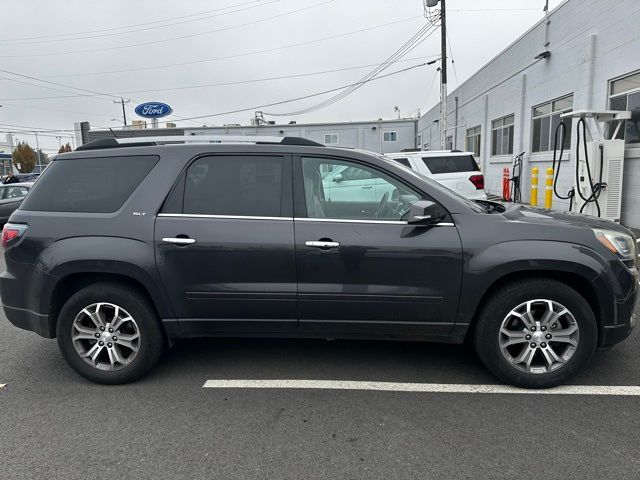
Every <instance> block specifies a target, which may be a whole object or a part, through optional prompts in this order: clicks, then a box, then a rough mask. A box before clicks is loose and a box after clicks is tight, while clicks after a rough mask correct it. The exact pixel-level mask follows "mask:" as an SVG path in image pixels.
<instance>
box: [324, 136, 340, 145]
mask: <svg viewBox="0 0 640 480" xmlns="http://www.w3.org/2000/svg"><path fill="white" fill-rule="evenodd" d="M324 144H325V145H337V144H338V134H337V133H325V134H324Z"/></svg>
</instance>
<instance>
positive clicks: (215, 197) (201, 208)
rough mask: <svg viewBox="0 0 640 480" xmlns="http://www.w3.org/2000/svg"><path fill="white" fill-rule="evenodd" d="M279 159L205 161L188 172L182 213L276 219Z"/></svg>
mask: <svg viewBox="0 0 640 480" xmlns="http://www.w3.org/2000/svg"><path fill="white" fill-rule="evenodd" d="M282 168H283V159H282V157H267V156H264V157H263V156H255V157H248V156H232V157H223V156H220V157H205V158H201V159H199V160H196V161H195V162H193V163H192V164H191V165H190V166H189V168H188V169H187V175H186V179H185V185H184V207H183V212H184V213H193V214H205V215H239V216H259V217H278V216H280V215H281V210H282Z"/></svg>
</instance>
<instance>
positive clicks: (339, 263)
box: [0, 137, 638, 387]
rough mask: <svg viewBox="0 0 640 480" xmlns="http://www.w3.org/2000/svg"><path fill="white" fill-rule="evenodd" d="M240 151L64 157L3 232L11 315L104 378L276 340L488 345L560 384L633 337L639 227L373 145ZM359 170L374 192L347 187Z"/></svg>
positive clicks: (516, 375)
mask: <svg viewBox="0 0 640 480" xmlns="http://www.w3.org/2000/svg"><path fill="white" fill-rule="evenodd" d="M223 139H224V140H223V141H229V142H232V141H237V142H242V143H189V142H194V140H193V139H189V140H187V141H186V142H187V144H184V145H182V144H179V145H174V144H163V143H164V142H163V140H162V139H154V138H152V139H145V140H141V139H129V140H117V141H116V140H112V141H101V142H97V143H92V144H88V145H86V146H84V147H82V148H80V149H78V150H76V151H75V152H73V153H67V154H62V155H60V156H58V157H57V158H56V160H55V161H54V162H53V163H52V164H51V165H50V167H49V168H47V170H46V171H45V172H44V173H43V174H42V177H41V178H40V179H39V180H38V182H37V183H36V184H35V185H34V187H33V188H32V190H31V191H30V192H29V194H28V195H27V197H26V199H25V200H24V202H23V203H22V205H21V206H20V208H19V209H18V210H17V211H15V212H14V213H13V214H12V216H11V218H10V223H9V224H7V225H6V226H5V228H4V230H3V235H2V243H3V245H4V247H5V259H6V265H7V271H6V272H5V273H3V274H2V276H1V278H0V293H1V296H2V302H3V306H4V310H5V312H6V315H7V317H8V318H9V320H10V321H11V322H12V323H13V324H15V325H16V326H18V327H21V328H25V329H28V330H32V331H34V332H37V333H38V334H40V335H42V336H44V337H47V338H54V337H57V340H58V344H59V346H60V350H61V351H62V354H63V356H64V357H65V359H66V360H67V362H68V363H69V364H70V365H71V367H73V368H74V369H75V370H76V371H77V372H78V373H80V374H81V375H83V376H84V377H86V378H89V379H91V380H93V381H96V382H102V383H122V382H128V381H132V380H135V379H137V378H139V377H140V376H141V375H143V374H144V373H145V372H147V371H148V370H149V369H150V368H151V367H152V366H153V365H154V364H155V363H156V362H157V361H158V359H159V358H160V356H161V353H162V351H163V349H164V348H165V347H166V346H167V345H168V344H170V343H171V342H172V341H174V340H175V339H180V338H187V337H200V336H252V337H263V336H264V337H313V338H360V339H393V340H413V341H416V340H427V341H438V342H451V343H461V342H463V341H464V340H465V339H468V340H469V341H470V342H472V343H473V344H474V345H475V348H476V350H477V352H478V354H479V357H480V359H481V360H482V361H483V362H484V364H485V365H486V366H487V367H488V368H489V369H490V370H491V371H492V372H493V373H494V374H495V375H496V376H498V377H499V378H500V379H502V380H503V381H505V382H509V383H511V384H514V385H518V386H524V387H549V386H553V385H557V384H559V383H561V382H564V381H565V380H566V379H568V378H569V377H571V376H572V375H573V374H575V373H576V372H578V371H579V370H581V369H583V368H584V367H585V366H586V365H587V364H588V362H589V360H590V358H591V357H592V355H593V354H594V352H595V350H596V348H597V347H606V346H610V345H613V344H615V343H617V342H619V341H621V340H622V339H624V338H625V337H626V336H627V335H628V334H629V333H630V331H631V328H632V323H633V322H632V312H633V307H634V302H635V299H636V295H637V286H638V274H637V270H636V251H635V239H634V238H633V236H632V234H631V232H630V231H628V230H627V229H625V228H623V227H621V226H620V225H617V224H615V223H611V222H608V221H604V220H599V219H596V218H588V217H585V216H579V215H570V214H563V213H557V212H551V211H542V210H535V209H531V208H527V207H524V206H512V207H509V209H505V207H504V206H502V205H500V204H496V203H491V202H487V201H479V202H472V201H470V200H467V199H465V198H463V197H461V196H458V195H456V194H455V193H453V192H452V191H450V190H449V189H447V188H444V187H442V186H440V185H439V184H438V183H436V182H434V181H432V180H430V179H428V178H425V177H423V176H420V175H417V174H415V173H414V172H412V171H411V170H408V169H406V168H405V167H403V166H401V165H399V164H398V163H397V162H395V161H391V160H389V159H388V158H386V157H384V156H381V155H377V154H372V153H369V152H363V151H357V150H347V149H339V148H328V147H324V146H321V145H318V144H315V143H313V142H310V141H308V140H304V139H296V138H287V137H285V138H284V139H277V140H274V139H263V138H259V137H258V138H253V139H251V140H250V141H253V142H254V143H247V142H248V141H249V140H248V139H247V138H244V139H239V140H234V139H233V138H225V137H223ZM127 141H129V142H137V143H131V144H127V143H126V142H127ZM177 141H180V140H179V139H176V138H175V137H169V139H168V140H167V142H169V143H175V142H177ZM197 141H199V142H209V141H217V142H220V140H219V139H218V140H216V139H206V138H202V139H198V140H197ZM349 169H351V170H352V171H351V172H349V173H348V175H352V176H353V177H354V178H366V179H367V183H366V184H364V185H362V186H361V190H368V191H369V192H368V193H367V195H362V194H361V192H359V191H358V189H356V188H351V189H350V190H349V191H346V192H342V193H341V194H339V195H338V194H335V193H334V192H333V188H334V184H335V185H339V184H340V183H341V182H334V181H333V180H330V178H335V175H337V173H332V172H339V173H340V174H341V175H343V177H342V178H343V180H344V178H345V174H346V173H347V170H349ZM369 185H371V187H370V188H369ZM330 189H331V191H329V190H330Z"/></svg>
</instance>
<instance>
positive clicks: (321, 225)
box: [295, 219, 462, 336]
mask: <svg viewBox="0 0 640 480" xmlns="http://www.w3.org/2000/svg"><path fill="white" fill-rule="evenodd" d="M295 237H296V262H297V267H298V298H299V308H300V326H301V329H303V330H305V331H309V330H310V331H326V332H334V333H336V334H340V333H343V334H362V335H367V334H373V335H392V336H393V335H409V336H413V335H446V334H448V333H449V332H450V331H451V329H452V326H453V322H454V319H455V314H456V310H457V306H458V297H459V293H460V282H461V275H462V256H461V243H460V238H459V236H458V232H457V230H456V229H455V227H453V226H449V227H447V226H443V227H433V228H424V227H411V226H408V225H402V224H384V223H344V222H331V221H326V222H316V221H311V220H304V219H296V221H295ZM319 239H328V240H332V241H333V242H337V243H339V247H337V248H332V249H330V250H321V249H318V248H314V247H308V246H306V241H309V240H319Z"/></svg>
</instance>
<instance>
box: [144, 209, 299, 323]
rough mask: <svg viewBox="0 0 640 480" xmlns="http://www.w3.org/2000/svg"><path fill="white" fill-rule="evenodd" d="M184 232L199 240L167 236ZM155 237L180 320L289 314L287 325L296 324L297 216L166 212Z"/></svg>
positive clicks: (276, 318)
mask: <svg viewBox="0 0 640 480" xmlns="http://www.w3.org/2000/svg"><path fill="white" fill-rule="evenodd" d="M181 236H184V237H188V238H190V239H194V240H196V243H193V244H190V245H184V246H181V245H176V244H172V243H167V242H163V240H162V239H163V238H176V237H181ZM155 238H156V252H157V263H158V268H159V269H160V274H161V276H162V280H163V282H164V284H165V287H166V289H167V291H168V293H169V297H170V300H171V303H172V305H173V307H174V310H175V311H176V314H177V315H178V318H179V319H180V320H186V319H210V320H228V321H235V320H248V319H253V320H255V321H273V322H278V323H282V321H283V320H286V322H284V323H282V324H281V327H282V328H290V327H295V325H296V323H297V322H296V320H297V317H296V302H295V301H296V280H295V265H294V251H293V221H292V220H284V219H283V220H278V219H238V218H198V217H182V216H163V215H162V214H161V215H160V216H158V218H157V220H156V233H155ZM287 323H288V324H289V325H288V326H287V325H286V324H287ZM255 327H256V325H255V322H254V323H252V324H251V325H246V326H245V327H240V326H239V327H238V328H247V329H250V328H255ZM272 327H276V326H275V325H272ZM212 328H213V327H212ZM221 328H222V326H221Z"/></svg>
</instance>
